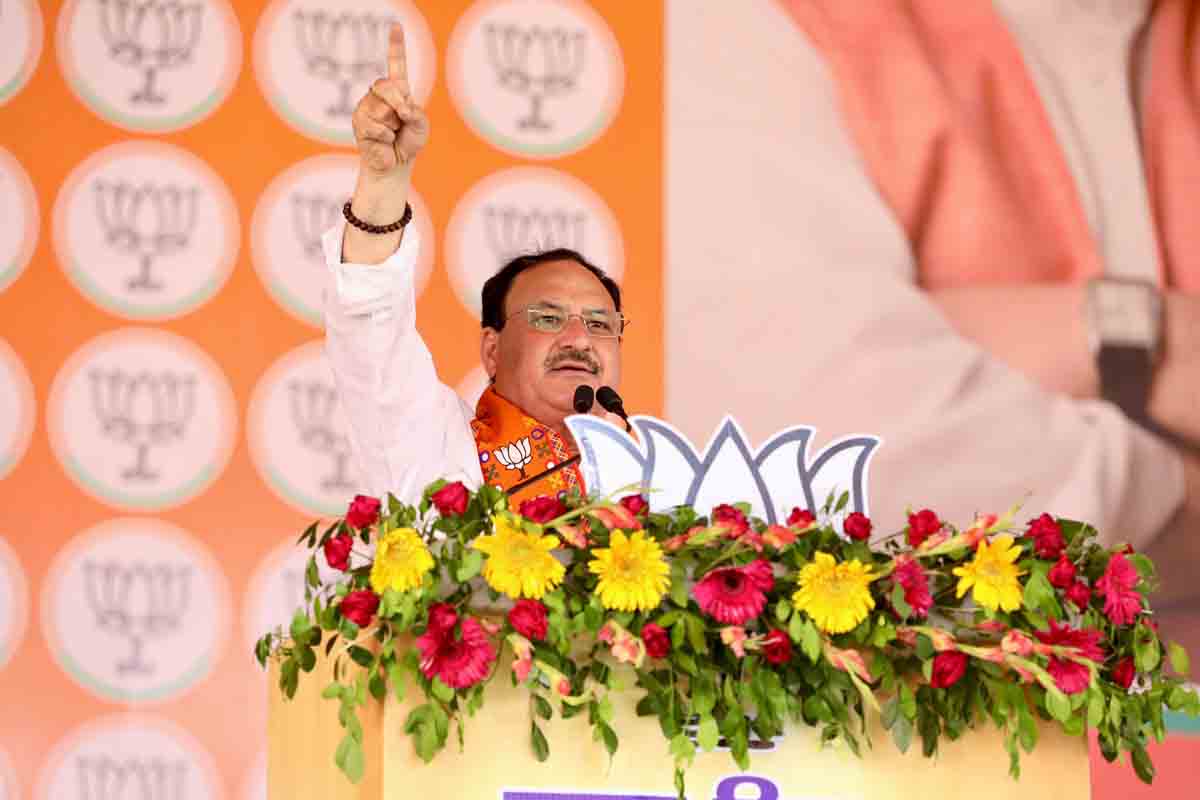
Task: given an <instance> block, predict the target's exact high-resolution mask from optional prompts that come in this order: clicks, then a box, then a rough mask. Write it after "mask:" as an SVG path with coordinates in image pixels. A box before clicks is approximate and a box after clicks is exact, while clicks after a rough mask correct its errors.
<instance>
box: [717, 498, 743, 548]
mask: <svg viewBox="0 0 1200 800" xmlns="http://www.w3.org/2000/svg"><path fill="white" fill-rule="evenodd" d="M712 521H713V525H724V526H725V527H726V528H728V529H729V530H728V531H727V532H726V534H725V535H726V536H728V537H729V538H730V539H736V538H738V537H739V536H741V535H742V534H743V533H745V532H746V531H747V530H749V529H750V521H749V520H748V519H746V515H745V514H743V513H742V510H741V509H740V508H734V507H733V506H731V505H728V504H722V505H719V506H717V507H716V508H714V509H713V511H712Z"/></svg>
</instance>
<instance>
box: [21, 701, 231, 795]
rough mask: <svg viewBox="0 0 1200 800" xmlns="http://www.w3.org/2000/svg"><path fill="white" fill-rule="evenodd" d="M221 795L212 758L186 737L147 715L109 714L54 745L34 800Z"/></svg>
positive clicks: (71, 733) (193, 738)
mask: <svg viewBox="0 0 1200 800" xmlns="http://www.w3.org/2000/svg"><path fill="white" fill-rule="evenodd" d="M224 795H225V793H224V791H223V790H222V786H221V778H220V775H219V774H218V772H217V769H216V764H215V762H214V761H213V758H212V756H211V755H209V753H208V752H207V751H205V750H204V748H203V747H202V746H201V744H200V743H199V742H198V741H196V739H195V737H193V736H192V735H191V734H190V733H188V732H187V731H186V730H184V729H183V728H181V727H179V726H178V725H176V724H174V723H172V722H170V721H168V720H166V719H163V718H160V717H157V716H150V715H148V714H136V713H125V714H111V715H108V716H104V717H99V718H98V719H94V720H91V721H89V722H86V723H84V724H83V725H80V726H79V727H78V728H76V729H75V730H73V731H72V732H70V733H69V734H67V736H65V737H64V738H63V739H62V740H61V741H59V742H58V744H56V745H55V747H54V749H53V751H52V752H51V754H50V756H49V757H48V758H47V760H46V763H45V765H44V766H43V767H42V770H41V774H40V775H39V777H38V785H37V790H36V792H35V794H34V797H35V798H36V799H37V800H83V799H84V798H87V800H91V798H104V800H109V798H113V799H114V800H115V799H116V798H121V800H124V798H155V800H157V798H170V800H176V798H186V800H221V798H223V797H224Z"/></svg>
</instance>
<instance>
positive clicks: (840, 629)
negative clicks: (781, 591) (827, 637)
mask: <svg viewBox="0 0 1200 800" xmlns="http://www.w3.org/2000/svg"><path fill="white" fill-rule="evenodd" d="M876 577H877V576H875V575H873V574H872V573H871V569H870V567H868V566H867V565H866V564H864V563H862V562H861V561H859V560H858V559H857V558H856V559H854V560H852V561H843V562H842V563H840V564H839V563H838V562H837V561H836V560H835V559H834V557H833V556H831V555H830V554H829V553H817V554H816V555H814V556H813V560H812V561H810V562H808V563H807V564H805V565H804V568H803V569H801V570H800V579H799V580H800V588H799V589H797V590H796V592H795V594H793V595H792V605H793V606H794V607H795V608H799V609H801V610H803V611H806V612H808V615H809V616H810V617H812V620H813V622H815V623H816V624H817V627H818V628H820V629H821V630H823V631H825V632H826V633H845V632H846V631H852V630H854V629H855V628H856V627H858V624H859V623H860V622H862V621H863V620H864V619H866V618H867V615H868V614H870V613H871V609H873V608H874V607H875V598H873V597H871V581H873V580H875V578H876Z"/></svg>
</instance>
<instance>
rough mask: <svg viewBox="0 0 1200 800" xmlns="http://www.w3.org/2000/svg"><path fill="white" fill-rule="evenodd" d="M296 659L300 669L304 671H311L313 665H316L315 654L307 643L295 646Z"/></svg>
mask: <svg viewBox="0 0 1200 800" xmlns="http://www.w3.org/2000/svg"><path fill="white" fill-rule="evenodd" d="M296 661H297V662H298V663H299V664H300V669H302V670H304V671H305V672H312V670H313V667H315V666H316V665H317V654H316V653H314V652H313V649H312V648H311V647H309V646H308V645H305V646H304V647H297V648H296Z"/></svg>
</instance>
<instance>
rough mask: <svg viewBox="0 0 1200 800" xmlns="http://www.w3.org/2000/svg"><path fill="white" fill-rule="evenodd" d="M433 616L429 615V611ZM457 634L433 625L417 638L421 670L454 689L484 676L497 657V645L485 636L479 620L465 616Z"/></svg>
mask: <svg viewBox="0 0 1200 800" xmlns="http://www.w3.org/2000/svg"><path fill="white" fill-rule="evenodd" d="M431 616H432V615H431ZM460 628H461V632H460V636H459V638H457V639H456V638H455V635H454V628H453V627H450V628H435V627H433V626H432V625H431V626H430V627H429V629H428V630H427V631H425V633H424V634H422V635H421V636H419V637H418V638H417V650H418V651H420V654H421V674H423V675H424V676H425V677H426V678H429V679H430V680H433V679H434V678H440V679H441V681H442V683H444V684H446V685H447V686H449V687H451V688H454V689H465V688H467V687H469V686H474V685H475V684H477V683H479V682H480V681H482V680H483V679H484V678H486V677H487V675H488V672H489V671H490V670H491V668H492V664H494V663H495V661H496V648H495V647H493V646H492V643H491V642H490V641H489V640H488V637H487V634H486V633H485V632H484V630H483V627H482V626H480V624H479V620H476V619H473V618H471V617H467V618H465V619H464V620H463V621H462V625H461V626H460Z"/></svg>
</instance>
